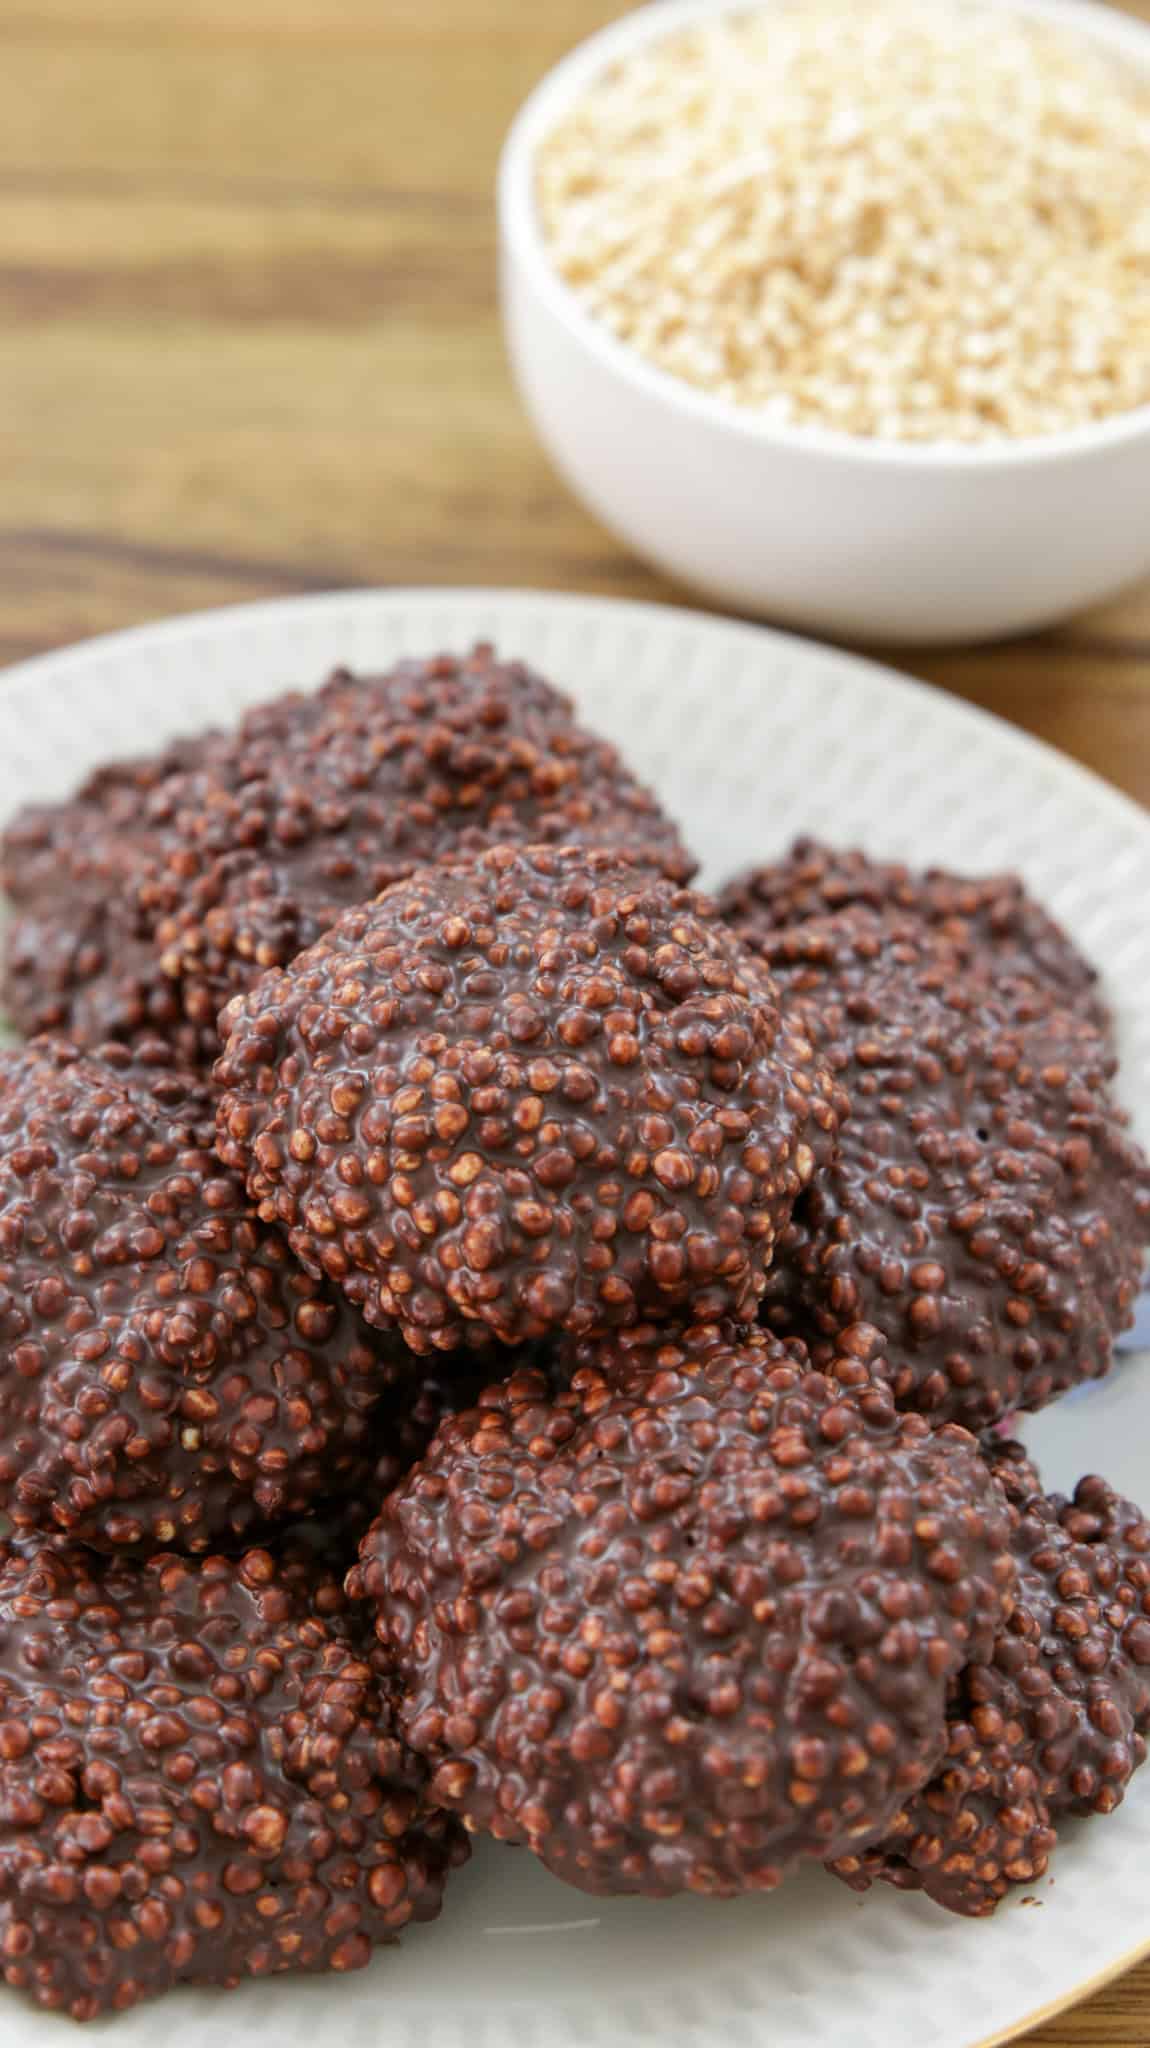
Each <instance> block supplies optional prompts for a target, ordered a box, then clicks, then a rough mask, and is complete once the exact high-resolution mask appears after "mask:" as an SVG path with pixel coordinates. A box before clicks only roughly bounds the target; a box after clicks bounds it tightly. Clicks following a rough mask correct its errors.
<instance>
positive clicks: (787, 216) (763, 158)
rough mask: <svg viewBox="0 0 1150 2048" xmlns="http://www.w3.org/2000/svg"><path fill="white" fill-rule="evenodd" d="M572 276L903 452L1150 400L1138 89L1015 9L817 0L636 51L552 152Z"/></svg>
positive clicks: (747, 400) (662, 348)
mask: <svg viewBox="0 0 1150 2048" xmlns="http://www.w3.org/2000/svg"><path fill="white" fill-rule="evenodd" d="M537 199H538V205H539V210H540V216H541V221H542V226H543V230H544V235H545V238H546V240H547V242H548V244H549V245H550V250H551V254H552V257H553V260H554V263H555V266H556V268H557V270H558V271H559V273H560V275H561V276H562V277H563V278H564V279H565V280H566V282H567V283H568V284H569V285H571V286H572V287H573V288H574V290H575V291H576V292H577V293H578V295H579V297H580V298H581V300H582V301H583V303H584V305H585V306H586V308H587V309H588V311H589V312H590V313H592V314H593V315H594V317H595V318H596V319H597V320H599V321H601V322H602V323H603V324H604V325H605V326H607V327H608V328H610V330H611V331H612V333H613V334H614V335H615V336H616V337H617V338H618V339H619V340H620V341H623V342H625V343H627V344H628V345H629V346H630V347H631V348H634V349H635V350H637V351H638V352H639V354H641V355H643V356H645V357H646V358H647V359H648V360H649V361H650V362H652V363H654V364H655V365H657V366H658V367H659V368H660V369H662V370H665V371H668V372H670V373H671V374H672V375H673V376H675V377H679V378H682V379H683V380H684V381H686V382H687V383H689V384H693V385H696V386H698V387H699V388H700V389H702V390H704V391H707V392H710V393H712V394H714V395H715V396H717V397H720V398H725V399H729V400H731V401H733V402H734V403H736V404H738V405H741V406H747V407H753V408H755V409H756V410H758V411H760V412H761V413H762V414H764V415H765V417H767V418H768V419H772V420H775V421H778V422H780V423H785V424H793V425H798V426H811V425H819V426H822V427H831V428H835V429H838V430H841V431H844V432H846V433H849V434H855V435H863V436H872V437H877V438H880V439H884V440H895V441H919V442H922V441H939V440H954V441H965V442H978V441H995V440H1007V439H1016V438H1025V437H1028V436H1034V435H1044V434H1050V433H1055V432H1059V431H1061V430H1063V429H1067V428H1073V427H1078V426H1082V425H1084V424H1086V423H1088V422H1090V421H1092V420H1098V419H1103V418H1106V417H1107V416H1109V415H1111V414H1114V413H1121V412H1125V411H1128V410H1130V409H1131V408H1133V407H1136V406H1140V405H1144V404H1147V403H1150V79H1146V80H1141V81H1140V80H1139V78H1138V75H1137V73H1136V72H1135V71H1132V69H1131V68H1130V67H1125V68H1120V67H1119V65H1118V64H1117V63H1116V62H1115V61H1114V60H1113V59H1111V57H1110V56H1109V55H1108V54H1107V53H1106V52H1105V51H1104V50H1103V49H1102V48H1101V47H1100V46H1099V45H1097V44H1096V43H1094V42H1092V41H1091V40H1089V39H1088V38H1086V37H1084V36H1081V35H1078V34H1075V33H1072V32H1067V31H1064V30H1062V29H1061V28H1058V29H1055V28H1053V27H1051V26H1050V25H1048V24H1045V23H1042V22H1038V21H1034V20H1025V19H1022V18H1019V17H1012V16H1010V15H1004V14H1003V13H1002V12H1001V11H1000V10H999V9H992V10H988V9H986V8H985V7H983V8H979V7H977V6H962V5H955V4H947V0H936V4H932V5H929V6H923V5H921V4H915V0H804V4H803V5H802V6H797V5H793V4H786V0H782V4H779V5H776V6H771V7H769V8H764V9H761V10H759V9H756V10H755V11H753V12H750V13H744V14H733V15H725V16H720V17H719V18H718V19H717V20H716V21H715V22H714V23H708V24H706V25H705V26H700V27H697V28H694V29H692V30H690V31H689V32H685V33H682V34H679V35H668V36H666V37H664V38H661V39H659V40H657V41H655V42H653V43H652V44H650V45H648V46H646V47H644V48H642V49H640V50H637V51H635V52H634V53H633V54H632V55H631V56H629V57H628V58H626V59H625V60H623V61H621V62H620V63H618V64H616V65H615V66H614V67H613V68H612V69H611V70H609V71H608V72H606V73H605V74H604V75H603V76H602V77H601V78H599V79H597V80H596V81H595V83H594V85H593V86H592V88H591V89H590V90H589V91H588V92H587V93H586V94H585V95H584V97H583V98H582V99H580V100H579V101H578V102H577V103H576V105H575V106H574V107H573V108H572V109H571V110H570V112H569V113H568V114H567V115H566V116H565V117H564V118H563V119H562V120H561V121H560V122H559V124H558V126H557V127H556V128H555V129H554V131H553V132H552V133H551V135H550V136H549V137H548V138H547V139H546V141H545V143H544V144H543V146H542V148H541V150H540V152H539V158H538V166H537Z"/></svg>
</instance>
